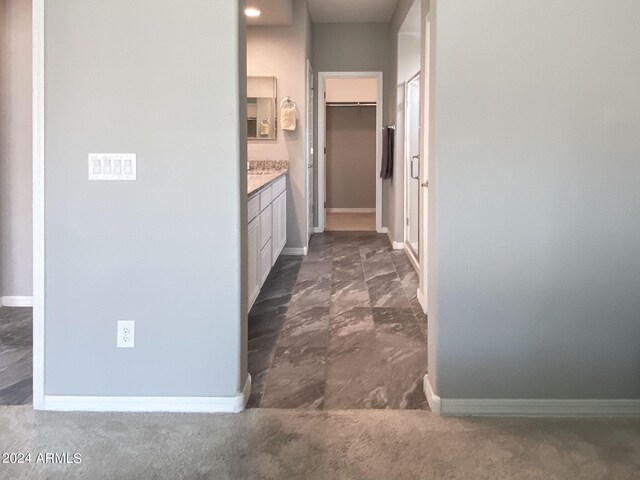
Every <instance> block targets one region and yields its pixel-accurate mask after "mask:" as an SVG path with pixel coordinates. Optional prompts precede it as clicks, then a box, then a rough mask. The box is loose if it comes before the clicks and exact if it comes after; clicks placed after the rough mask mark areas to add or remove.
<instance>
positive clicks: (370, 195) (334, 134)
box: [327, 107, 377, 209]
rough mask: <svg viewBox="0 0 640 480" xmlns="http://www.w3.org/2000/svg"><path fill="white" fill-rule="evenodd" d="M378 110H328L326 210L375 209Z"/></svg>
mask: <svg viewBox="0 0 640 480" xmlns="http://www.w3.org/2000/svg"><path fill="white" fill-rule="evenodd" d="M376 178H377V172H376V108H375V107H328V108H327V208H372V209H375V208H376Z"/></svg>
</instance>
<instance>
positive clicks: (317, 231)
mask: <svg viewBox="0 0 640 480" xmlns="http://www.w3.org/2000/svg"><path fill="white" fill-rule="evenodd" d="M313 233H324V229H323V228H320V227H313Z"/></svg>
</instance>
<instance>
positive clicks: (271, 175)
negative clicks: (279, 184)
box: [247, 169, 289, 197]
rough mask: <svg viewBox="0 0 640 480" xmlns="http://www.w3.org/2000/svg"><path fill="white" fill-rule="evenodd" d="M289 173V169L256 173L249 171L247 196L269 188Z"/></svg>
mask: <svg viewBox="0 0 640 480" xmlns="http://www.w3.org/2000/svg"><path fill="white" fill-rule="evenodd" d="M287 173H289V170H288V169H285V170H278V171H274V172H261V173H254V174H252V173H251V171H249V172H248V173H247V196H248V197H251V196H253V195H255V194H256V193H259V192H260V190H263V189H265V188H267V187H268V186H269V185H271V184H272V183H273V182H275V181H276V180H278V179H280V178H281V177H284V176H285V175H286V174H287Z"/></svg>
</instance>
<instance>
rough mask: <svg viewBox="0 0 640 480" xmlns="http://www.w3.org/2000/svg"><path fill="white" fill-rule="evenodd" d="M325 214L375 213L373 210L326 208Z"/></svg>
mask: <svg viewBox="0 0 640 480" xmlns="http://www.w3.org/2000/svg"><path fill="white" fill-rule="evenodd" d="M327 213H376V209H375V208H327Z"/></svg>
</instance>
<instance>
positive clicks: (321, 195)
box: [318, 72, 386, 233]
mask: <svg viewBox="0 0 640 480" xmlns="http://www.w3.org/2000/svg"><path fill="white" fill-rule="evenodd" d="M328 78H375V79H376V80H377V82H378V100H377V104H376V231H377V232H378V233H386V229H384V228H383V227H382V179H381V178H380V175H379V174H380V166H381V165H382V128H383V127H382V120H383V119H382V113H383V110H384V83H383V75H382V72H319V73H318V228H319V229H321V231H323V232H324V230H325V225H326V219H325V217H326V213H325V209H324V208H323V205H324V204H325V202H326V200H327V177H326V156H325V154H324V149H325V147H326V137H327V130H326V129H327V119H326V114H327V108H326V102H325V98H324V95H325V80H326V79H328Z"/></svg>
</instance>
